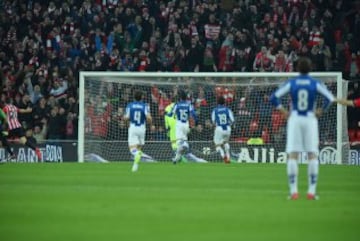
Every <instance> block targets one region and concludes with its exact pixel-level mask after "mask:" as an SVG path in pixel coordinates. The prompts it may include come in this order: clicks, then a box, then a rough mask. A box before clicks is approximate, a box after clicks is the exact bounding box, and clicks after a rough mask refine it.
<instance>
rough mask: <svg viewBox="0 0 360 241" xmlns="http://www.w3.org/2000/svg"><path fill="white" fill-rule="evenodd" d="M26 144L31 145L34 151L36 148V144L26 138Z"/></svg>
mask: <svg viewBox="0 0 360 241" xmlns="http://www.w3.org/2000/svg"><path fill="white" fill-rule="evenodd" d="M25 145H27V146H28V147H30V148H31V149H32V150H34V151H35V150H36V146H35V145H34V143H32V142H31V141H30V140H26V142H25Z"/></svg>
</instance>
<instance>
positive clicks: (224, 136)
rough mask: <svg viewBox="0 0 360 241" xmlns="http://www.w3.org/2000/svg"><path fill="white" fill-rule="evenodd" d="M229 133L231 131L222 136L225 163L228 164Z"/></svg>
mask: <svg viewBox="0 0 360 241" xmlns="http://www.w3.org/2000/svg"><path fill="white" fill-rule="evenodd" d="M230 133H231V131H230V130H227V131H225V132H224V134H223V140H224V150H225V157H226V163H230V144H229V140H230Z"/></svg>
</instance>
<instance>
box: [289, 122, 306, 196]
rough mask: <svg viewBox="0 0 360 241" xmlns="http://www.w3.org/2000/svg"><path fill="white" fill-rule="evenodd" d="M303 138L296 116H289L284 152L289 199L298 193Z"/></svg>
mask: <svg viewBox="0 0 360 241" xmlns="http://www.w3.org/2000/svg"><path fill="white" fill-rule="evenodd" d="M302 143H303V137H302V133H301V126H300V121H299V120H298V117H297V116H290V118H289V120H288V124H287V138H286V152H287V153H288V160H287V163H286V172H287V176H288V183H289V189H290V198H291V199H297V198H298V196H299V194H298V193H299V191H298V175H299V167H298V159H299V153H300V152H301V151H302V149H303V147H302Z"/></svg>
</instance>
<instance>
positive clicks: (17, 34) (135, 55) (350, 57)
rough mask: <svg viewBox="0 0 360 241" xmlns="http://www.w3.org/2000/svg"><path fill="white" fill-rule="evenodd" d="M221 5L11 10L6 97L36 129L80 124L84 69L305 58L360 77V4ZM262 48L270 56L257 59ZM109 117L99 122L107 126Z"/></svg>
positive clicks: (271, 63) (72, 4)
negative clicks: (55, 122) (59, 121)
mask: <svg viewBox="0 0 360 241" xmlns="http://www.w3.org/2000/svg"><path fill="white" fill-rule="evenodd" d="M220 6H223V4H221V5H220V4H218V3H216V1H215V3H213V2H212V3H209V2H206V1H190V2H186V1H175V2H172V1H170V2H160V4H158V5H156V4H154V1H143V3H134V1H65V2H59V1H51V2H46V1H33V4H27V5H25V4H23V5H21V7H20V6H18V5H17V4H16V2H14V1H9V0H5V1H2V9H4V11H2V12H1V13H0V15H1V19H2V24H1V26H0V41H1V42H0V43H1V44H0V73H1V74H0V76H1V80H2V82H1V87H2V88H1V90H2V91H3V92H5V94H6V96H9V97H11V98H12V99H13V101H14V103H16V104H17V105H23V103H22V102H23V99H27V98H29V99H30V103H31V104H33V105H34V110H33V117H34V118H33V119H31V118H28V119H27V120H26V122H29V123H28V126H35V125H41V120H42V119H43V118H44V117H48V115H49V114H48V113H49V112H47V111H48V108H51V109H53V108H54V107H57V108H64V110H65V112H64V114H63V115H64V116H65V117H67V116H69V115H68V114H69V113H70V112H71V113H73V114H75V115H74V116H73V117H74V121H76V119H77V115H76V113H77V112H78V110H77V107H76V106H77V105H78V96H77V94H78V79H77V78H78V77H77V76H78V75H77V73H78V71H79V70H89V71H91V70H104V71H105V70H113V71H160V70H163V71H191V72H197V71H251V70H252V71H291V70H292V67H291V65H292V62H294V61H296V56H297V55H299V56H308V57H310V58H312V60H313V62H314V63H315V66H314V71H332V70H340V71H342V72H343V73H344V76H345V77H349V78H358V77H359V64H358V62H359V61H358V56H359V54H358V51H359V50H360V49H359V46H360V44H359V39H360V38H359V33H360V30H359V29H360V28H359V27H358V26H359V24H360V20H359V19H360V17H359V16H360V14H359V12H358V11H356V9H357V7H358V6H359V5H358V3H356V2H351V1H341V0H336V1H312V2H311V1H254V0H248V1H238V4H235V6H234V7H233V9H232V14H229V13H228V12H227V10H225V9H222V8H221V7H220ZM163 36H164V37H163ZM255 46H263V47H262V49H264V48H265V49H266V51H265V50H264V51H260V52H258V53H256V50H255ZM210 49H211V51H210ZM162 51H163V52H162ZM281 51H283V53H282V52H281ZM160 53H162V55H161V54H160ZM274 53H276V55H277V57H276V58H274V59H272V54H274ZM283 54H284V56H285V59H286V57H288V58H287V60H288V66H287V67H285V68H284V66H285V64H284V63H285V62H284V58H283ZM222 88H223V89H226V88H225V86H223V87H222ZM207 92H210V91H207ZM167 94H168V93H167ZM24 96H29V97H24ZM205 96H206V98H207V97H208V96H207V94H205ZM194 97H196V96H194ZM71 98H72V99H71ZM74 100H75V101H74ZM121 101H123V100H121ZM236 101H238V100H236ZM40 103H41V104H40ZM70 103H71V104H70ZM119 103H120V102H119ZM155 105H156V103H155ZM40 106H41V107H40ZM157 107H158V106H156V109H157ZM108 115H109V114H108V113H107V114H104V116H102V115H97V117H99V118H98V119H96V118H95V119H92V120H93V121H100V122H101V123H107V122H106V118H107V116H108ZM100 117H101V118H100ZM354 118H355V119H356V118H358V117H356V116H355V117H354ZM65 119H66V118H65ZM101 120H103V121H101ZM92 124H95V123H92ZM76 126H77V125H75V127H76ZM95 126H96V125H95ZM49 127H50V120H49ZM100 129H103V127H101V128H100ZM62 131H63V132H64V133H62V134H63V135H64V136H65V128H64V130H62ZM96 131H98V132H99V131H100V130H96ZM75 132H76V130H75ZM100 132H101V133H102V134H103V135H106V134H104V133H103V132H104V130H101V131H100Z"/></svg>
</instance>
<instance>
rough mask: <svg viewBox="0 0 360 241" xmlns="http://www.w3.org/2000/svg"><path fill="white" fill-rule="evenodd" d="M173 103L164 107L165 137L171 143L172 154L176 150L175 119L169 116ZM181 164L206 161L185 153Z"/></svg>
mask: <svg viewBox="0 0 360 241" xmlns="http://www.w3.org/2000/svg"><path fill="white" fill-rule="evenodd" d="M174 105H175V103H174V102H173V103H171V104H169V105H168V106H166V108H165V115H164V116H165V128H166V131H167V136H168V137H169V139H170V142H171V148H172V150H173V152H174V153H176V150H177V144H176V134H175V133H176V130H175V126H176V119H175V116H174V114H172V115H171V110H172V109H173V107H174ZM180 161H181V162H188V161H191V162H198V163H206V162H207V161H206V160H204V159H202V158H199V157H197V156H195V155H194V154H192V153H191V152H190V151H189V152H188V153H186V154H185V155H184V156H182V158H181V160H180Z"/></svg>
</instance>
